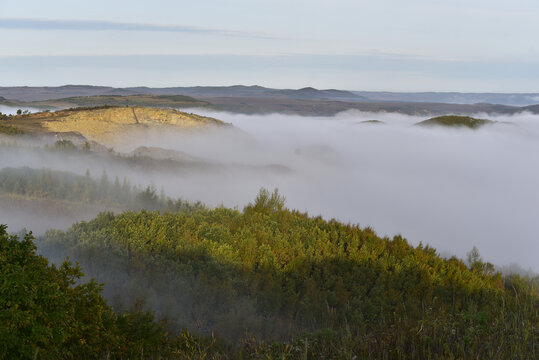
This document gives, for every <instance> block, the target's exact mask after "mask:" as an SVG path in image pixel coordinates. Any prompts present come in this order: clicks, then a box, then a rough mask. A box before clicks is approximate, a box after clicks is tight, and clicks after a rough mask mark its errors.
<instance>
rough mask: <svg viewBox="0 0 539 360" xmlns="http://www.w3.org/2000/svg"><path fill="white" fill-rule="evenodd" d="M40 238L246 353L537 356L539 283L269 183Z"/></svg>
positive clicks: (181, 324) (120, 292) (123, 295)
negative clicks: (290, 197) (303, 204)
mask: <svg viewBox="0 0 539 360" xmlns="http://www.w3.org/2000/svg"><path fill="white" fill-rule="evenodd" d="M39 247H40V250H41V251H42V252H43V253H44V254H53V253H58V252H60V253H63V254H68V255H70V256H71V257H73V258H75V259H77V260H78V261H80V262H81V264H83V266H84V268H85V269H86V270H87V271H88V273H89V274H90V275H91V276H95V277H96V278H97V279H98V280H99V281H106V282H107V284H108V285H106V286H105V289H104V291H105V294H106V296H107V297H108V298H110V299H111V300H112V302H113V305H114V306H115V308H116V309H118V310H122V309H126V308H127V309H129V308H133V306H134V304H136V303H140V301H143V302H145V304H146V306H150V307H152V308H154V309H156V310H157V311H158V315H159V316H161V317H166V318H167V319H168V323H169V325H170V326H172V327H173V328H176V329H181V328H187V329H189V330H190V331H192V332H194V333H197V334H200V335H202V336H206V338H209V337H210V336H211V334H214V333H215V334H217V336H218V337H220V338H223V339H225V340H227V341H229V342H236V343H237V342H238V341H239V342H243V344H244V347H242V350H241V351H242V352H245V354H244V355H245V356H246V357H252V358H277V357H282V358H298V359H299V358H322V357H325V358H351V357H352V355H355V356H359V357H361V358H372V357H374V358H508V357H510V358H535V357H536V356H537V351H538V344H537V339H538V338H539V332H538V331H539V329H538V323H539V315H538V309H539V297H538V290H537V281H533V280H529V279H526V278H521V277H518V276H513V277H510V278H504V279H502V277H501V275H500V274H498V273H494V272H493V271H492V268H491V267H490V266H489V265H488V264H485V263H483V262H482V260H481V259H480V257H479V254H478V253H477V254H475V252H473V254H472V256H471V259H472V260H473V261H472V262H471V263H470V264H469V266H467V265H466V264H465V263H464V262H462V261H461V260H458V259H456V258H451V259H443V258H441V257H440V256H438V255H437V254H436V252H435V250H434V249H432V248H430V247H428V246H422V245H420V246H418V247H415V248H414V247H412V246H410V245H409V244H408V242H407V241H406V240H405V239H404V238H402V237H401V236H395V237H394V238H393V239H389V238H380V237H378V236H377V235H376V234H375V233H374V232H373V231H372V230H371V229H369V228H365V229H361V228H360V227H359V226H357V225H350V224H348V225H345V224H342V223H339V222H337V221H335V220H331V221H326V220H324V219H322V218H320V217H315V218H313V217H309V216H308V215H307V214H302V213H299V212H297V211H291V210H288V209H286V208H284V199H283V198H282V197H281V196H280V195H279V194H278V192H274V193H273V194H270V193H269V192H268V191H266V190H262V191H261V192H260V194H259V195H258V197H257V199H256V200H255V202H254V203H253V204H250V205H248V206H247V207H246V208H245V209H244V211H243V212H240V211H238V210H232V209H226V208H217V209H213V210H209V209H199V210H196V211H193V212H190V213H187V212H179V213H163V214H161V213H159V212H147V211H140V212H126V213H123V214H120V215H116V216H114V215H113V214H110V213H103V214H101V215H99V216H98V217H97V218H96V219H94V220H92V221H90V222H82V223H78V224H75V225H74V226H73V227H72V228H71V229H70V230H69V231H67V232H61V231H50V232H48V233H47V235H46V236H45V237H43V238H41V239H40V240H39ZM302 333H307V334H310V335H301V334H302ZM253 338H256V339H260V340H252V341H251V340H249V339H253ZM274 340H279V341H282V342H279V343H275V344H274V343H273V342H272V341H274ZM201 341H202V340H201ZM268 341H269V342H268ZM223 351H224V350H223ZM227 351H228V350H227ZM242 354H243V353H242ZM216 356H217V355H216Z"/></svg>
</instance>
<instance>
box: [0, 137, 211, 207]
mask: <svg viewBox="0 0 539 360" xmlns="http://www.w3.org/2000/svg"><path fill="white" fill-rule="evenodd" d="M57 143H58V142H57ZM70 143H71V142H69V141H68V143H66V144H67V145H66V144H64V143H62V144H61V145H58V146H60V147H63V148H70V146H71V145H70ZM71 144H72V143H71ZM0 193H8V194H17V195H24V196H28V197H39V198H51V199H57V200H69V201H80V202H105V203H108V204H114V205H122V206H123V207H124V208H125V209H133V210H140V209H148V210H162V211H194V210H196V209H200V208H203V207H204V206H203V205H202V204H201V203H193V204H192V203H189V202H187V201H184V200H182V199H177V200H173V199H170V198H167V197H165V196H164V195H162V196H157V194H156V189H155V188H153V187H152V186H148V187H146V188H145V189H144V190H142V189H139V188H138V187H136V186H133V185H131V183H130V182H129V181H128V180H127V179H124V180H123V181H122V182H120V180H119V179H118V178H115V179H114V181H110V180H109V179H108V176H107V173H106V172H103V174H102V175H101V178H100V180H99V181H96V180H94V179H93V178H92V177H91V175H90V172H89V171H87V172H86V175H85V176H80V175H76V174H73V173H70V172H63V171H55V170H50V169H41V170H36V169H31V168H28V167H22V168H3V169H1V170H0Z"/></svg>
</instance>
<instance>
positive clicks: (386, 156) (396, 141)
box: [179, 112, 539, 271]
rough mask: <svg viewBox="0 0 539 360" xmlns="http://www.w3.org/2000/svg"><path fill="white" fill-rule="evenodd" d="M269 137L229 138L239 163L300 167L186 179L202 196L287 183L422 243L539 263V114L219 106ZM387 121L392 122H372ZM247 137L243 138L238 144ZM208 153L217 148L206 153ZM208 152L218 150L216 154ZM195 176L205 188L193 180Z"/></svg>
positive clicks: (308, 204)
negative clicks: (309, 113)
mask: <svg viewBox="0 0 539 360" xmlns="http://www.w3.org/2000/svg"><path fill="white" fill-rule="evenodd" d="M205 114H206V115H211V116H214V117H217V118H219V119H222V120H224V121H227V122H231V123H232V124H234V125H235V126H236V127H238V128H240V129H242V130H243V131H244V132H246V133H248V134H250V135H252V136H253V137H254V138H255V139H256V140H258V141H259V143H260V144H261V146H260V147H259V148H258V149H255V150H253V149H252V148H245V149H243V151H242V149H241V147H239V148H238V146H226V144H224V145H222V149H221V150H219V147H220V146H221V143H220V142H213V143H211V144H197V145H196V146H195V145H194V144H192V146H191V147H190V146H185V147H181V146H179V148H181V149H182V150H184V151H187V152H196V151H197V149H199V148H202V149H201V150H200V151H202V152H204V151H203V149H208V148H210V149H211V150H210V151H209V152H212V151H213V152H214V156H215V157H217V158H218V157H220V156H221V155H222V154H225V155H224V156H226V157H227V158H230V157H234V158H235V159H237V161H251V162H257V161H258V162H260V163H264V162H265V163H278V164H283V165H286V166H288V167H289V168H291V169H292V170H293V173H292V174H288V175H283V176H266V177H264V178H263V179H260V178H259V177H258V178H253V177H248V176H243V175H242V174H240V173H238V174H237V176H231V175H230V174H228V175H227V176H223V177H222V178H215V179H211V178H204V179H197V181H200V183H199V184H193V183H190V182H189V181H186V182H185V183H182V187H183V191H185V192H187V193H189V192H190V191H193V192H194V193H196V197H197V198H199V199H200V200H202V201H205V202H208V203H211V204H217V203H218V202H221V201H222V202H223V203H224V204H225V205H229V206H234V205H239V206H243V205H244V204H246V203H247V202H249V201H251V200H252V199H253V196H254V194H255V193H256V191H257V189H258V188H259V187H260V186H264V187H267V188H270V189H272V188H279V190H280V191H281V193H282V194H283V195H285V196H286V198H287V206H288V207H290V208H297V209H302V210H305V211H308V212H309V214H312V215H318V214H321V215H323V216H324V217H326V218H332V217H335V218H337V219H339V220H342V221H345V222H348V221H350V222H353V223H359V224H360V225H361V226H372V227H373V228H374V229H375V230H376V231H377V232H378V233H379V234H380V235H389V236H391V235H394V234H402V235H403V236H405V237H406V238H407V239H408V240H409V242H410V243H412V244H414V245H417V244H418V243H419V242H423V243H424V244H429V245H431V246H434V247H435V248H436V249H437V250H438V251H440V252H444V253H451V254H456V255H458V256H460V257H464V256H465V254H466V252H468V251H469V250H470V249H471V248H472V247H473V246H477V247H478V248H479V250H480V252H481V254H482V255H483V257H484V258H485V259H486V260H488V261H490V262H493V263H496V264H509V263H513V262H518V263H519V264H521V265H522V266H524V267H526V268H527V267H532V269H534V270H535V271H537V270H539V259H537V254H539V235H538V234H539V188H538V187H539V116H537V115H531V114H522V115H519V116H513V117H508V116H499V117H492V116H486V115H481V114H479V115H478V117H483V118H490V119H492V120H497V121H499V122H511V124H504V123H499V124H496V125H493V126H486V127H484V128H481V129H479V130H476V131H473V130H469V129H448V128H422V127H418V126H412V125H413V124H414V123H416V122H419V121H421V120H424V119H425V118H421V117H412V116H405V115H399V114H366V113H359V112H346V113H342V114H339V115H337V116H335V117H331V118H310V117H299V116H283V115H267V116H246V115H237V114H228V113H207V112H205ZM372 119H377V120H381V121H383V122H384V124H372V123H361V122H362V121H365V120H372ZM234 145H237V144H234ZM206 153H208V151H206ZM206 155H208V154H206ZM193 185H194V186H193Z"/></svg>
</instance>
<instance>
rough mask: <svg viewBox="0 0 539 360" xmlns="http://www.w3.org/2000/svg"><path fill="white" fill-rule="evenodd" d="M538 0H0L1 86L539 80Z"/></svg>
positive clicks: (433, 86) (351, 85)
mask: <svg viewBox="0 0 539 360" xmlns="http://www.w3.org/2000/svg"><path fill="white" fill-rule="evenodd" d="M537 13H539V3H538V2H537V1H531V0H514V1H511V2H509V1H506V0H490V1H483V0H468V1H461V0H454V1H441V0H409V1H399V0H385V1H384V0H381V1H376V2H375V1H358V0H332V1H318V0H310V1H304V0H288V1H283V0H271V1H269V0H268V1H267V0H227V1H224V0H200V1H177V0H174V1H173V0H154V1H152V2H141V1H136V2H135V1H125V0H107V1H104V0H94V1H91V2H82V1H72V0H69V1H68V0H49V1H41V0H39V1H38V0H0V39H1V41H0V86H15V85H36V86H37V85H39V86H43V85H51V86H52V85H63V84H91V85H109V86H117V87H122V86H138V85H145V86H155V87H162V86H193V85H234V84H245V85H255V84H256V85H262V86H269V87H277V88H301V87H305V86H313V87H317V88H340V89H349V90H387V91H468V92H539V85H538V84H539V81H538V80H539V66H538V65H539V45H538V43H537V42H536V41H535V35H536V34H538V33H539V22H537V21H536V14H537Z"/></svg>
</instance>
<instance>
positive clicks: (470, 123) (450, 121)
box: [416, 115, 495, 129]
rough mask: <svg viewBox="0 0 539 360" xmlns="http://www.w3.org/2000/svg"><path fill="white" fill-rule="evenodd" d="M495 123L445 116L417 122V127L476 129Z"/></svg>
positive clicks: (467, 117)
mask: <svg viewBox="0 0 539 360" xmlns="http://www.w3.org/2000/svg"><path fill="white" fill-rule="evenodd" d="M494 123H495V121H492V120H486V119H476V118H473V117H470V116H457V115H446V116H438V117H434V118H432V119H428V120H425V121H421V122H418V123H417V124H416V125H419V126H447V127H468V128H470V129H477V128H479V127H481V126H483V125H488V124H494Z"/></svg>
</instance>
